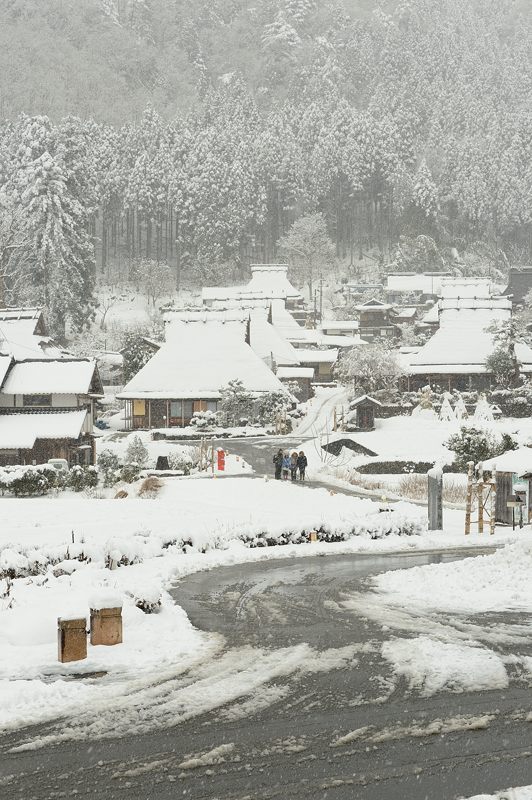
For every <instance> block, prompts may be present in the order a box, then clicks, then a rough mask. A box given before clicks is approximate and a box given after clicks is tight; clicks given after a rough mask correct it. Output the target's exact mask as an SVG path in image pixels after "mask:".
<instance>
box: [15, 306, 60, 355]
mask: <svg viewBox="0 0 532 800" xmlns="http://www.w3.org/2000/svg"><path fill="white" fill-rule="evenodd" d="M0 354H4V355H5V354H8V355H11V356H13V357H14V358H16V359H17V360H22V359H25V358H62V357H63V356H64V355H67V353H66V351H65V350H63V349H62V348H61V347H59V346H58V345H57V344H56V343H55V342H54V341H53V340H52V339H51V337H50V336H48V335H47V334H46V329H45V326H44V321H43V318H42V311H41V309H39V308H0Z"/></svg>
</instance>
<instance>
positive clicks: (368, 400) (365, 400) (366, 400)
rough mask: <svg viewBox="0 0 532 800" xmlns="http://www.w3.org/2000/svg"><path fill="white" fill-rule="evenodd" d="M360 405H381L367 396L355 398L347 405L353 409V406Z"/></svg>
mask: <svg viewBox="0 0 532 800" xmlns="http://www.w3.org/2000/svg"><path fill="white" fill-rule="evenodd" d="M360 403H372V404H373V405H374V406H382V403H381V402H379V400H375V398H374V397H370V395H369V394H363V395H361V396H360V397H357V399H356V400H352V401H351V403H350V404H349V405H350V406H351V408H354V407H355V406H359V405H360Z"/></svg>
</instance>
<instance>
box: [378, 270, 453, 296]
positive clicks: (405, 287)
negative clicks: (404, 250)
mask: <svg viewBox="0 0 532 800" xmlns="http://www.w3.org/2000/svg"><path fill="white" fill-rule="evenodd" d="M445 277H447V278H448V277H449V273H448V272H443V273H442V272H427V273H419V272H402V273H397V274H395V275H388V278H387V280H386V289H387V290H388V291H391V292H420V293H421V294H433V295H439V294H440V291H441V284H442V280H443V278H445Z"/></svg>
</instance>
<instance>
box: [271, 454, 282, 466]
mask: <svg viewBox="0 0 532 800" xmlns="http://www.w3.org/2000/svg"><path fill="white" fill-rule="evenodd" d="M273 463H274V464H275V466H276V467H277V468H278V469H281V467H282V465H283V454H282V453H281V452H279V453H276V454H275V455H274V457H273Z"/></svg>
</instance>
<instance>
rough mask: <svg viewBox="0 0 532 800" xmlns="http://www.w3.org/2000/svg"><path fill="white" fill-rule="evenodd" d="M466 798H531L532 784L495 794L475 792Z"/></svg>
mask: <svg viewBox="0 0 532 800" xmlns="http://www.w3.org/2000/svg"><path fill="white" fill-rule="evenodd" d="M467 800H532V786H518V787H517V788H515V789H505V790H504V791H502V792H497V794H476V795H475V796H474V797H469V798H467Z"/></svg>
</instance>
